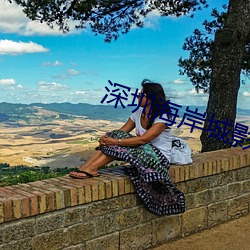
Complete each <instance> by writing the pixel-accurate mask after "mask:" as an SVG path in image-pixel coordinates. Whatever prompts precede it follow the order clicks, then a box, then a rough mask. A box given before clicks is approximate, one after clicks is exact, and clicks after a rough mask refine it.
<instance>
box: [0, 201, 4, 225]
mask: <svg viewBox="0 0 250 250" xmlns="http://www.w3.org/2000/svg"><path fill="white" fill-rule="evenodd" d="M3 222H4V209H3V201H2V198H0V223H3Z"/></svg>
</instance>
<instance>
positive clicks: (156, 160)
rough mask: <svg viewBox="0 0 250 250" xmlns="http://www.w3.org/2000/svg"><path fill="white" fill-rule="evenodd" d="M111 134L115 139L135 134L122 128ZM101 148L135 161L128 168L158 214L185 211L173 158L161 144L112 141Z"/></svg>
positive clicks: (137, 187)
mask: <svg viewBox="0 0 250 250" xmlns="http://www.w3.org/2000/svg"><path fill="white" fill-rule="evenodd" d="M107 135H108V136H110V137H112V138H115V139H122V138H129V137H132V135H131V134H129V133H126V132H123V131H119V130H114V131H112V132H109V133H107ZM97 149H98V150H101V151H102V152H103V153H104V154H106V155H109V156H114V157H116V158H117V159H118V160H122V161H126V162H128V163H129V164H130V165H131V167H129V168H127V173H128V175H129V176H130V178H131V181H132V182H133V184H134V186H135V189H136V191H137V193H138V195H139V197H140V198H141V199H142V201H143V202H144V204H145V206H146V208H147V209H148V210H149V211H150V212H152V213H154V214H157V215H172V214H178V213H183V212H185V198H184V194H183V193H182V192H181V191H180V190H178V189H177V188H176V187H175V185H174V184H173V183H172V182H171V179H170V176H169V167H170V164H169V161H168V159H167V158H166V157H165V156H164V155H163V154H162V153H161V151H160V150H159V149H158V148H156V147H154V146H153V145H152V144H150V143H148V144H144V145H142V146H139V147H124V146H118V145H112V146H108V147H98V148H97Z"/></svg>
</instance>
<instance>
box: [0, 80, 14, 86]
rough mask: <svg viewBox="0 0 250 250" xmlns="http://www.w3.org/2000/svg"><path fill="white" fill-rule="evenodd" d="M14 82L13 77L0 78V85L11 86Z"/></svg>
mask: <svg viewBox="0 0 250 250" xmlns="http://www.w3.org/2000/svg"><path fill="white" fill-rule="evenodd" d="M15 84H16V81H15V80H14V79H0V86H12V85H15Z"/></svg>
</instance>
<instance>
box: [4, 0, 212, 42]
mask: <svg viewBox="0 0 250 250" xmlns="http://www.w3.org/2000/svg"><path fill="white" fill-rule="evenodd" d="M8 1H9V2H15V3H16V4H18V5H20V6H22V7H23V11H24V13H25V14H26V15H27V17H29V18H30V19H31V20H39V21H40V22H42V23H43V22H45V23H47V24H48V25H49V26H50V27H52V28H53V27H54V25H55V24H57V25H59V28H60V29H61V30H62V31H63V32H68V31H69V29H70V22H71V21H75V23H76V28H79V29H84V28H86V27H88V26H89V27H90V28H91V29H92V31H93V32H94V33H95V34H103V35H105V41H107V42H110V41H111V40H112V39H117V38H118V37H119V35H120V34H124V33H127V32H128V31H129V29H131V27H132V26H134V25H135V26H138V27H143V18H144V17H146V16H147V14H148V13H149V12H152V11H154V10H157V11H158V12H159V13H160V15H162V16H169V15H175V16H181V15H186V14H188V13H191V12H193V11H196V10H197V9H201V8H203V7H207V0H163V1H158V0H145V1H142V0H123V1H120V0H8Z"/></svg>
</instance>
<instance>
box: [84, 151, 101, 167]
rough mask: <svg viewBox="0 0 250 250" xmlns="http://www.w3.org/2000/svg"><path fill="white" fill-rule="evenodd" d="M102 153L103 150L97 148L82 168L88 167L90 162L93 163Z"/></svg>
mask: <svg viewBox="0 0 250 250" xmlns="http://www.w3.org/2000/svg"><path fill="white" fill-rule="evenodd" d="M101 154H102V151H101V150H96V151H95V153H94V154H93V155H92V156H91V158H89V159H88V160H87V161H86V162H85V163H84V164H83V165H82V166H81V167H80V169H84V168H86V167H88V166H89V165H90V164H92V163H93V162H94V161H96V159H97V158H98V157H100V156H101Z"/></svg>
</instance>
